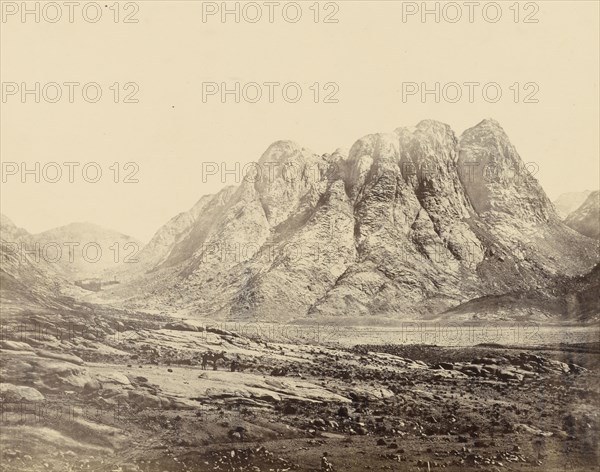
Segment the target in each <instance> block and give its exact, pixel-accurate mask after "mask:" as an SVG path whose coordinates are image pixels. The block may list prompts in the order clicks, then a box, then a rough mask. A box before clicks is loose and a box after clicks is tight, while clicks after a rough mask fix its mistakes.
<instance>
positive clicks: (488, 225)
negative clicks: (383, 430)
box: [129, 120, 598, 319]
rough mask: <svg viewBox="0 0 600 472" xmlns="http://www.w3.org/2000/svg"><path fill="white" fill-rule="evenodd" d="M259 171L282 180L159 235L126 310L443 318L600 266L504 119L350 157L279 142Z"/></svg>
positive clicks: (422, 127)
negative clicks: (532, 170)
mask: <svg viewBox="0 0 600 472" xmlns="http://www.w3.org/2000/svg"><path fill="white" fill-rule="evenodd" d="M259 164H260V165H263V166H267V165H269V166H271V167H273V168H274V169H275V171H274V172H273V173H270V174H269V175H263V177H262V178H261V179H259V180H257V181H256V182H249V181H245V182H243V183H242V184H241V185H240V186H239V187H237V188H228V189H224V190H223V191H222V192H221V193H220V194H218V195H217V196H212V197H205V200H201V202H203V201H204V202H205V203H203V204H200V203H199V205H200V207H201V210H200V211H199V212H198V214H197V215H196V216H194V217H189V218H188V217H182V218H183V219H184V222H183V224H181V226H179V225H178V224H176V222H177V221H179V220H176V221H175V222H174V221H173V220H172V221H171V222H170V223H169V224H168V225H167V226H166V227H164V228H162V229H161V230H159V232H158V233H157V236H155V238H153V241H154V240H162V241H163V242H164V243H165V244H164V246H163V248H162V249H161V250H160V251H159V252H160V257H158V258H155V259H152V260H150V259H146V262H144V264H148V265H149V266H152V268H151V272H150V273H149V274H146V275H144V276H142V277H140V278H138V279H137V280H136V281H135V283H132V284H131V285H130V286H129V289H133V290H137V291H139V292H141V294H142V295H141V296H137V297H133V298H132V299H131V300H130V303H132V304H134V305H138V306H144V307H171V308H172V309H175V310H178V311H184V312H188V313H189V314H191V315H196V316H213V317H231V318H240V317H243V318H261V319H264V318H272V319H285V318H296V317H305V316H310V317H318V318H329V317H340V316H343V317H350V318H356V317H361V318H364V317H387V318H390V317H391V318H397V319H402V318H404V319H406V318H411V317H428V316H431V317H433V316H435V315H436V314H438V313H441V312H443V311H445V310H447V309H448V308H451V307H454V306H457V305H459V304H460V303H461V302H464V301H466V300H469V299H473V298H477V297H481V296H486V295H501V294H504V293H506V292H511V291H514V290H528V289H540V290H543V289H544V287H546V286H548V285H549V284H551V283H552V281H553V280H554V278H555V277H556V276H557V275H567V276H573V275H576V274H579V273H583V272H586V271H588V270H589V269H591V267H592V266H593V264H594V263H595V262H596V261H597V257H598V255H597V250H596V246H595V244H594V242H593V241H592V240H590V239H588V238H585V237H584V236H582V235H579V234H578V233H576V232H575V231H573V230H571V229H570V228H568V227H566V226H565V225H564V224H563V223H562V222H561V221H560V218H559V216H558V215H557V214H556V212H555V210H554V207H553V205H552V203H551V202H550V200H549V199H548V197H547V196H546V195H545V193H544V191H543V189H542V188H541V186H540V185H539V183H538V182H537V180H536V179H535V178H534V177H533V176H531V175H529V173H527V172H526V171H525V170H524V164H523V161H522V160H521V157H520V156H519V154H518V152H517V151H516V149H515V148H514V146H512V144H511V143H510V140H509V139H508V137H507V136H506V134H505V133H504V131H503V130H502V128H501V127H500V125H499V124H498V123H497V122H495V121H493V120H484V121H482V122H481V123H479V124H478V125H477V126H475V127H473V128H471V129H469V130H467V131H465V132H464V133H463V135H462V136H460V137H457V136H456V135H455V134H454V132H453V131H452V130H451V129H450V127H449V126H447V125H445V124H442V123H439V122H436V121H432V120H425V121H423V122H421V123H419V124H418V125H417V126H416V127H414V128H399V129H397V130H396V131H395V132H394V133H389V134H376V135H369V136H366V137H364V138H362V139H360V140H358V141H357V142H356V143H355V144H354V145H353V146H352V148H351V149H350V152H349V153H348V155H346V154H344V153H342V152H339V151H338V152H335V153H333V154H332V155H328V154H326V155H322V156H319V155H316V154H314V153H312V152H311V151H309V150H307V149H305V148H302V147H301V146H298V145H297V144H295V143H292V142H289V141H279V142H276V143H274V144H273V145H272V146H270V147H269V149H267V151H266V152H265V153H264V154H263V156H262V157H261V159H260V160H259ZM290 168H293V169H295V170H296V172H295V173H294V174H293V178H290V175H289V173H288V172H286V171H285V169H290ZM208 202H210V204H208ZM163 234H168V235H169V236H168V237H162V236H160V235H163ZM143 252H144V253H146V252H147V253H152V252H154V251H150V250H148V251H146V250H144V251H143ZM148 261H150V262H148Z"/></svg>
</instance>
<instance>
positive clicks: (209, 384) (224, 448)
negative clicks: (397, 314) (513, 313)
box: [0, 312, 600, 472]
mask: <svg viewBox="0 0 600 472" xmlns="http://www.w3.org/2000/svg"><path fill="white" fill-rule="evenodd" d="M18 320H19V321H17V318H13V319H12V320H10V319H9V320H7V321H6V323H5V324H4V325H3V327H2V341H1V343H2V344H1V348H2V349H1V350H0V359H1V361H2V362H1V371H0V375H1V376H0V381H1V384H0V395H1V397H0V398H1V400H2V412H1V422H2V425H1V426H2V428H1V433H0V434H1V437H0V439H1V441H0V444H1V448H2V450H1V451H0V452H1V461H2V462H1V463H2V470H3V471H8V472H10V471H61V472H62V471H79V470H86V471H115V472H116V471H121V472H125V471H147V472H162V471H214V470H218V471H231V472H233V471H288V470H290V471H291V470H294V471H317V470H321V468H320V467H321V465H320V464H321V456H322V454H323V453H324V452H327V453H328V456H329V461H330V462H331V463H332V464H333V465H334V467H335V470H336V471H348V472H352V471H359V470H360V471H364V470H390V471H411V470H415V471H416V470H431V469H446V470H449V471H465V470H466V471H468V470H514V471H522V470H543V471H554V470H556V471H563V470H572V471H576V470H577V471H579V470H595V469H596V468H597V467H598V465H599V452H600V451H599V450H598V438H599V427H600V422H599V417H598V411H600V409H599V408H598V404H597V403H598V398H599V396H598V390H599V385H600V383H599V379H600V377H599V369H598V358H599V356H600V345H599V344H585V345H571V346H566V345H559V346H550V345H549V346H541V347H537V348H522V347H521V348H517V347H510V346H500V345H479V346H474V347H466V348H442V347H437V346H423V345H407V346H400V345H361V346H355V347H353V348H346V347H344V348H342V347H340V346H339V345H334V344H329V345H327V344H312V343H309V342H306V343H303V344H282V343H276V342H274V341H273V340H272V339H265V338H263V339H259V338H257V337H254V338H249V337H244V336H240V335H239V334H236V333H234V332H227V331H224V330H221V329H216V328H206V329H205V328H199V327H197V326H192V325H190V324H187V323H185V322H174V321H171V320H169V319H166V318H161V317H158V316H150V315H144V316H141V315H136V314H133V313H129V314H123V313H116V312H115V313H113V314H110V313H109V314H106V315H104V316H103V317H102V318H101V319H99V318H98V317H95V316H94V314H93V313H92V312H89V313H84V314H81V313H80V314H78V316H76V317H74V318H72V319H69V318H67V317H57V316H55V315H53V316H52V317H50V316H49V315H45V314H42V313H31V314H29V315H27V316H26V317H25V318H23V316H21V317H19V318H18ZM208 351H213V352H215V353H223V354H224V356H225V359H220V360H219V361H218V362H217V370H213V366H212V364H210V363H209V364H208V366H207V369H206V370H203V369H202V362H201V355H202V354H203V353H205V352H208ZM232 361H236V362H237V365H238V369H237V370H236V371H234V372H232V371H231V363H232Z"/></svg>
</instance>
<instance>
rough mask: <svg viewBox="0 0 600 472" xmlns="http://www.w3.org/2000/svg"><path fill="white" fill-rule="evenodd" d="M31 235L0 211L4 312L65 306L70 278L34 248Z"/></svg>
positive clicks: (0, 284) (0, 296) (0, 276)
mask: <svg viewBox="0 0 600 472" xmlns="http://www.w3.org/2000/svg"><path fill="white" fill-rule="evenodd" d="M34 248H35V246H34V240H33V238H32V236H31V235H30V234H29V233H28V232H27V231H25V230H24V229H22V228H18V227H17V226H15V224H14V223H13V222H12V221H11V220H10V219H9V218H7V217H6V216H4V215H0V261H1V262H0V299H1V300H2V314H3V316H4V315H8V314H10V313H13V312H16V311H22V310H26V309H35V308H40V307H43V308H58V309H60V308H62V307H64V304H63V300H62V299H61V288H62V287H64V286H66V285H67V281H66V280H64V279H63V278H62V277H61V276H60V275H58V274H57V273H56V271H55V270H54V269H55V268H54V267H53V266H52V265H51V264H49V263H47V262H46V261H45V260H44V258H43V257H40V256H39V254H38V253H37V252H36V251H34V250H33V251H32V249H34Z"/></svg>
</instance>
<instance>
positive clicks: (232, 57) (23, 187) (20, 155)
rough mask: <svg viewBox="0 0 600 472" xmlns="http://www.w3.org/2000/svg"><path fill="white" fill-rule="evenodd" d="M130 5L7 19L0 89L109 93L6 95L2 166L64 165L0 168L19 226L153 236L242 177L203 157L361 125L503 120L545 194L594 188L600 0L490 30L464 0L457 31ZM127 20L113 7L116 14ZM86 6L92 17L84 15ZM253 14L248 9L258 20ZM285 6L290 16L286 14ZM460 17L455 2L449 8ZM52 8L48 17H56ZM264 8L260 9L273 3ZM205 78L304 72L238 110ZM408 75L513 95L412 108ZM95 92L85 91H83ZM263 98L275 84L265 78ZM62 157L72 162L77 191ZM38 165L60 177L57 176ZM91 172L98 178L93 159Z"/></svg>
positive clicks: (556, 6) (261, 78) (416, 23)
mask: <svg viewBox="0 0 600 472" xmlns="http://www.w3.org/2000/svg"><path fill="white" fill-rule="evenodd" d="M2 3H6V2H2ZM20 3H21V2H17V4H20ZM58 3H59V4H61V3H62V2H58ZM82 3H84V2H82ZM112 3H113V2H112V1H111V2H107V5H109V6H110V5H111V4H112ZM137 3H138V5H139V11H138V12H137V13H135V15H134V18H136V19H138V20H139V22H138V23H134V24H130V23H123V22H121V21H120V22H119V23H116V24H115V23H114V22H113V20H112V18H113V17H112V14H113V12H112V11H109V10H108V7H104V5H105V3H104V2H101V5H102V7H103V8H104V11H103V17H102V19H101V20H100V21H98V22H97V23H88V22H86V21H85V20H84V19H83V18H82V16H81V12H80V11H75V16H74V23H69V21H68V19H65V16H68V10H67V7H64V11H63V18H62V19H60V20H58V21H57V22H56V23H49V22H47V21H44V18H42V21H40V23H35V22H34V21H33V19H32V18H30V17H26V19H28V21H26V22H25V23H22V22H21V21H20V19H19V18H20V17H19V15H18V14H17V15H12V16H5V17H4V18H3V20H5V22H4V23H0V28H1V33H0V44H1V51H0V52H1V63H0V71H1V81H2V82H3V84H4V85H3V87H4V90H5V91H10V89H7V88H6V87H7V86H6V83H8V82H16V83H18V84H20V83H21V82H26V83H27V84H28V85H29V86H30V87H33V84H34V83H35V82H40V84H41V85H44V84H47V83H49V82H57V83H59V84H63V83H65V82H79V83H81V84H85V83H88V82H96V83H98V84H100V86H101V89H102V98H101V99H100V101H99V102H98V103H87V102H86V101H85V100H84V99H83V98H82V93H81V87H79V88H76V89H75V95H74V100H75V102H74V103H69V101H68V96H67V95H68V87H67V86H64V85H63V86H61V90H62V92H63V97H62V98H61V100H60V101H58V102H57V103H48V102H45V101H44V99H43V97H42V99H41V103H34V102H33V100H34V97H33V95H31V96H26V98H27V102H26V103H21V98H20V94H19V93H17V95H10V96H5V97H4V99H5V100H4V102H5V103H1V106H2V111H1V125H0V131H1V140H0V141H1V159H2V162H3V165H4V166H5V170H8V171H11V172H12V170H11V169H13V168H12V167H10V165H9V164H7V163H11V162H16V163H18V165H19V171H20V170H21V168H20V166H21V163H23V162H25V163H27V165H28V166H29V168H31V169H33V168H34V163H35V162H39V163H40V166H44V165H45V164H47V163H49V162H57V163H61V167H62V170H63V176H62V178H61V179H60V180H59V181H58V182H57V183H51V182H40V183H36V182H34V181H33V179H34V176H28V179H27V181H26V182H25V183H23V182H21V177H20V176H19V175H7V174H5V175H4V178H5V179H6V182H4V183H2V190H1V197H2V204H1V209H2V212H3V213H4V214H6V215H7V216H8V217H10V218H11V219H12V220H13V221H14V222H15V223H16V224H17V225H18V226H21V227H24V228H25V229H27V230H28V231H30V232H39V231H43V230H46V229H49V228H51V227H54V226H59V225H63V224H67V223H69V222H72V221H86V220H87V221H92V222H94V223H98V224H100V225H103V226H107V227H109V228H114V229H117V230H119V231H121V232H124V233H127V234H130V235H132V236H135V237H138V238H140V239H141V240H143V241H147V240H148V239H149V238H150V237H151V236H152V234H153V233H154V231H155V230H156V229H157V228H158V227H159V226H160V225H162V224H164V223H165V222H166V221H167V220H169V219H170V218H171V217H172V216H174V215H175V214H177V213H179V212H181V211H185V210H187V209H189V208H190V207H191V206H192V205H193V204H194V203H195V202H196V201H197V200H198V199H199V198H200V196H202V195H203V194H207V193H213V192H215V191H217V190H219V189H220V188H221V187H223V186H224V185H225V184H235V183H236V182H235V180H236V179H235V177H234V176H228V178H227V179H226V182H223V181H222V179H221V178H220V177H218V176H217V177H209V178H208V180H207V181H206V182H203V179H202V165H203V162H204V163H206V162H211V161H213V162H217V163H219V164H220V163H223V162H227V163H229V165H230V166H232V167H233V163H234V162H240V163H241V165H242V166H243V165H244V164H245V163H248V162H252V161H256V160H258V158H259V157H260V156H261V154H262V153H263V152H264V150H265V149H266V148H267V147H268V146H269V144H271V143H272V142H273V141H276V140H279V139H292V140H294V141H296V142H298V143H300V144H302V145H303V146H305V147H308V148H310V149H312V150H313V151H315V152H317V153H325V152H332V151H334V150H335V149H336V148H339V147H343V148H350V147H351V145H352V144H353V143H354V142H355V141H356V140H357V139H359V138H360V137H362V136H364V135H366V134H369V133H374V132H390V131H393V130H394V129H395V128H396V127H398V126H412V125H415V124H416V123H418V122H419V121H420V120H422V119H425V118H432V119H436V120H439V121H443V122H446V123H448V124H450V125H451V126H452V127H453V129H454V130H455V132H456V133H457V134H460V133H462V132H463V131H464V130H465V129H466V128H468V127H471V126H473V125H475V124H477V123H478V122H479V121H481V120H482V119H483V118H487V117H493V118H495V119H497V120H498V121H499V122H500V123H501V125H502V126H503V128H504V129H505V130H506V132H507V133H508V135H509V136H510V138H511V140H512V142H513V144H515V146H516V147H517V150H518V151H519V153H520V154H521V156H522V158H523V159H524V161H525V162H536V163H537V164H538V166H539V172H538V174H537V175H536V177H537V178H538V179H539V180H540V182H541V183H542V185H543V187H544V189H545V190H546V192H547V193H548V194H549V196H550V197H551V198H555V197H556V196H558V195H559V194H561V193H563V192H568V191H578V190H584V189H596V188H598V186H599V183H598V180H599V173H600V171H599V163H598V162H599V158H598V156H599V138H598V130H599V128H600V123H599V108H598V107H599V101H600V97H599V92H598V75H599V57H600V51H599V43H600V39H599V37H598V31H599V24H598V22H599V20H598V18H599V11H598V8H599V7H598V5H599V3H598V2H596V1H565V2H562V1H542V2H537V5H538V6H539V12H537V13H535V12H534V10H528V11H526V10H525V9H524V8H523V9H522V11H520V18H519V19H520V20H523V19H524V16H526V15H527V14H534V16H533V17H532V18H536V19H538V20H539V22H538V23H523V22H522V21H520V22H519V23H515V22H514V20H513V18H514V17H513V15H514V11H511V10H509V6H510V5H511V4H513V2H512V1H511V2H501V3H502V15H503V16H502V18H501V19H500V20H499V21H498V22H497V23H491V22H489V21H486V20H485V19H484V18H483V16H482V13H481V11H478V10H476V11H475V16H474V22H473V23H469V21H468V18H466V16H467V13H468V10H467V7H464V6H463V12H462V13H463V18H462V19H461V20H459V21H458V22H457V23H454V24H453V23H449V22H447V21H445V20H444V18H442V19H441V21H440V22H439V23H436V22H435V21H434V19H433V18H432V17H429V18H428V21H427V22H426V23H422V22H421V21H420V19H419V18H420V17H419V16H418V15H415V16H411V17H408V18H407V21H406V22H403V21H402V9H403V8H405V9H406V8H407V6H406V2H404V3H405V5H404V6H403V5H402V3H403V2H399V1H398V2H393V1H387V2H377V1H369V2H366V1H365V2H361V1H351V2H338V5H339V11H338V12H337V13H335V15H334V17H333V18H336V19H338V20H339V22H338V23H336V24H334V23H323V22H322V21H320V22H319V23H315V22H314V20H313V16H312V15H313V14H314V12H313V11H311V10H310V9H309V7H310V5H311V4H313V2H302V14H303V17H302V19H301V20H300V21H299V22H297V23H295V24H294V23H289V22H287V21H285V19H284V18H283V17H282V14H281V11H279V10H276V11H275V17H274V23H272V24H271V23H269V21H268V18H264V17H263V19H262V20H260V21H259V22H258V23H254V24H253V23H249V22H247V21H245V20H244V19H243V18H242V20H241V21H240V23H236V22H235V21H233V18H232V17H228V18H227V22H226V23H222V22H221V21H220V19H219V16H218V15H215V16H212V17H210V18H208V21H207V22H203V21H202V2H191V1H186V2H183V1H182V2H174V1H142V2H137ZM219 3H220V2H219ZM281 3H282V4H284V3H285V2H281ZM420 3H421V2H418V4H420ZM434 3H435V2H434ZM457 3H458V4H459V5H463V2H457ZM485 3H486V2H482V4H485ZM258 4H259V5H262V4H263V2H258ZM418 4H417V5H418ZM431 5H433V3H432V4H431ZM326 8H327V9H326ZM432 8H433V6H432ZM131 12H133V10H128V11H125V10H121V11H120V14H121V16H120V18H119V19H120V20H123V18H124V16H125V15H126V14H128V13H131ZM94 13H95V12H94V11H93V10H92V11H88V12H87V14H88V16H89V17H90V18H93V16H94ZM246 13H247V17H248V18H250V17H251V15H252V16H253V15H254V13H255V12H254V11H252V10H247V11H246ZM287 13H288V17H289V18H292V17H293V15H292V14H293V13H294V11H293V10H288V11H287ZM320 13H321V16H320V20H323V19H324V16H325V15H327V14H328V13H334V10H333V7H332V6H328V7H326V6H325V5H324V4H323V5H321V11H320ZM493 13H494V12H493V11H492V10H490V11H488V16H490V18H492V16H491V15H492V14H493ZM454 14H455V12H453V11H450V10H447V11H446V15H447V17H448V18H451V17H453V16H454ZM54 15H55V13H54V12H52V11H49V10H48V11H46V16H47V17H48V18H53V17H54ZM263 15H264V16H268V10H267V7H264V6H263ZM115 82H118V83H119V84H121V86H120V88H121V93H120V95H119V98H118V99H119V101H121V102H122V101H123V99H124V96H125V95H127V94H128V93H129V92H131V91H132V90H133V88H129V89H127V90H123V84H125V83H127V82H135V83H137V84H138V86H139V91H138V92H137V93H136V94H135V98H137V99H139V103H118V104H116V103H114V102H113V97H114V92H113V90H111V89H110V87H111V85H112V84H113V83H115ZM203 82H217V83H221V82H229V83H234V82H240V83H242V84H244V83H248V82H257V83H259V84H263V83H265V82H279V83H281V84H285V83H288V82H296V83H298V84H300V86H301V88H302V92H303V96H302V99H301V100H300V101H299V102H298V103H287V102H286V101H285V100H284V99H283V97H282V95H281V88H277V89H276V90H275V96H274V103H269V101H268V97H265V98H263V99H262V100H260V101H259V102H258V103H247V102H244V101H243V100H242V102H241V103H234V102H233V98H232V97H229V98H228V100H229V102H228V103H221V100H220V98H219V97H218V96H211V97H208V98H207V100H206V103H203V99H202V88H203V86H202V83H203ZM315 82H318V83H319V84H321V87H322V86H323V85H324V84H326V83H328V82H333V83H336V84H337V86H338V87H339V91H338V92H337V94H336V96H335V97H336V98H337V99H338V100H339V103H323V98H324V96H325V95H326V94H327V93H328V92H330V91H332V90H333V88H329V89H328V90H325V91H324V90H321V94H320V96H319V102H320V103H314V101H313V91H312V90H311V89H309V87H311V85H312V84H314V83H315ZM403 82H417V83H421V82H426V83H429V84H433V83H435V82H440V83H441V84H444V83H448V82H457V83H461V84H462V83H464V82H479V83H481V84H485V83H488V82H495V83H498V84H499V85H500V86H501V88H502V92H503V96H502V98H501V99H500V100H499V101H498V102H497V103H488V102H486V101H485V100H484V99H483V97H482V95H481V89H480V88H479V89H478V90H476V95H475V100H474V103H469V100H468V97H466V96H465V97H464V98H463V99H462V100H460V101H458V102H457V103H447V102H444V101H443V100H442V101H441V103H434V102H433V99H432V97H429V100H428V102H427V103H421V100H420V99H419V98H418V97H417V96H413V97H410V98H409V99H408V100H407V101H406V103H403V100H402V83H403ZM515 82H518V83H519V84H525V83H529V82H534V83H536V84H537V86H538V87H539V91H538V92H537V93H536V95H535V98H537V99H538V100H539V103H523V102H524V99H525V96H527V95H528V93H529V92H532V91H533V90H534V89H533V88H531V87H530V88H529V89H527V90H523V89H522V90H521V94H520V95H519V98H518V101H519V103H515V102H514V100H513V98H514V94H513V91H512V90H511V89H510V87H511V86H512V85H513V84H514V83H515ZM291 90H292V91H293V89H291ZM93 91H94V89H93V88H90V89H88V92H89V95H88V98H92V97H93ZM247 91H248V93H249V96H253V95H254V91H253V90H251V89H247ZM263 92H264V93H265V94H267V92H268V88H267V87H265V86H263ZM448 92H449V93H450V92H452V96H453V95H454V92H453V91H452V90H450V89H448ZM463 92H465V93H466V92H468V89H466V88H463ZM46 93H47V98H48V99H50V100H51V99H53V97H54V93H55V90H54V89H52V88H51V87H48V88H46ZM291 95H293V94H290V96H291ZM64 162H76V163H79V166H78V167H74V168H73V169H74V180H75V182H73V183H70V182H69V179H68V167H65V166H64V165H62V163H64ZM90 162H95V163H97V166H99V167H100V168H101V169H102V171H103V174H102V177H101V178H100V180H99V182H97V183H88V182H86V181H85V180H84V179H83V177H82V171H81V169H82V167H83V165H84V164H86V163H90ZM115 162H117V163H118V167H119V168H120V173H119V176H118V178H119V180H120V182H119V183H115V182H114V181H113V179H114V177H115V173H114V169H115V168H114V167H113V170H111V169H110V166H111V165H113V163H115ZM128 162H134V163H136V165H137V166H139V170H138V171H137V173H136V175H135V178H137V179H138V180H139V182H138V183H123V182H122V180H123V179H124V178H125V176H126V175H127V174H129V173H130V172H131V171H133V170H135V167H133V166H130V167H128V168H126V169H125V168H124V167H125V164H126V163H128ZM7 165H8V167H6V166H7ZM46 169H47V171H48V176H50V178H52V177H54V171H53V170H52V168H51V167H47V168H46ZM88 171H89V173H88V177H90V176H91V177H90V178H93V176H94V167H93V166H88ZM42 180H43V179H42Z"/></svg>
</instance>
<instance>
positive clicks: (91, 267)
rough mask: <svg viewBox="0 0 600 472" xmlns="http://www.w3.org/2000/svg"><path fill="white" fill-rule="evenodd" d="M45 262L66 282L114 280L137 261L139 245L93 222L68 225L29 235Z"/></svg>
mask: <svg viewBox="0 0 600 472" xmlns="http://www.w3.org/2000/svg"><path fill="white" fill-rule="evenodd" d="M32 239H33V241H34V243H35V244H36V247H38V248H40V250H41V251H42V253H43V254H44V257H45V259H46V260H47V261H51V262H52V263H53V264H54V265H55V266H56V268H57V270H58V271H59V272H61V273H62V274H63V275H64V276H65V277H66V278H68V279H69V280H72V281H74V280H78V279H88V278H100V279H104V280H107V279H114V277H115V276H117V275H118V274H119V272H121V271H123V270H124V269H125V268H128V267H129V266H132V265H134V264H136V263H137V262H138V261H139V252H140V250H141V248H142V246H143V245H142V244H141V243H140V242H139V241H137V240H136V239H134V238H132V237H130V236H126V235H124V234H121V233H119V232H117V231H113V230H110V229H106V228H103V227H101V226H98V225H95V224H92V223H71V224H68V225H66V226H61V227H59V228H54V229H51V230H48V231H44V232H43V233H39V234H35V235H33V236H32Z"/></svg>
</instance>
